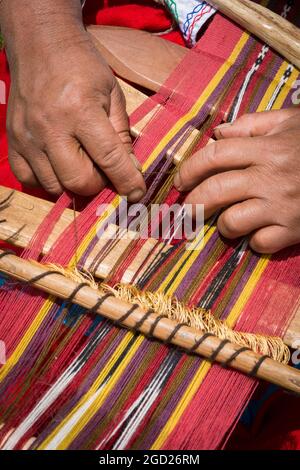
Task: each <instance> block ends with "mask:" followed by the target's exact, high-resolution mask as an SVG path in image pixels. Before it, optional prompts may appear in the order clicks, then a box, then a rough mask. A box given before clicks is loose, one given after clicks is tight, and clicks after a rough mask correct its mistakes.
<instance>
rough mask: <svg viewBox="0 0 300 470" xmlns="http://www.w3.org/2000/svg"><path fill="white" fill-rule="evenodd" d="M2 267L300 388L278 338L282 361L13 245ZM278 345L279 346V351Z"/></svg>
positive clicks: (0, 256)
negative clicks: (24, 254)
mask: <svg viewBox="0 0 300 470" xmlns="http://www.w3.org/2000/svg"><path fill="white" fill-rule="evenodd" d="M0 270H1V271H2V272H3V273H4V274H7V275H9V276H11V277H13V278H15V279H18V280H21V281H25V282H27V283H28V284H30V285H33V286H35V287H37V288H38V289H41V290H43V291H45V292H48V293H49V294H52V295H55V296H57V297H60V298H62V299H66V300H67V302H70V303H71V302H73V303H77V304H78V305H80V306H82V307H84V308H87V309H88V310H89V311H92V312H94V313H100V314H101V315H103V316H105V317H106V318H109V319H110V320H112V321H114V322H117V323H118V324H121V325H123V326H126V327H128V328H130V329H134V330H139V331H140V332H142V333H143V334H145V335H149V334H150V333H151V335H153V336H154V337H156V338H158V339H160V340H162V341H164V342H166V343H173V344H175V345H176V346H179V347H181V348H183V349H185V350H187V351H188V352H190V353H196V354H199V355H202V356H204V357H206V358H208V359H209V360H210V361H217V362H220V363H221V364H222V365H223V366H225V367H228V366H230V367H234V368H235V369H237V370H240V371H242V372H244V373H246V374H248V375H251V376H254V377H259V378H261V379H265V380H268V381H270V382H271V383H274V384H277V385H280V386H281V387H284V388H286V389H288V390H292V391H294V392H296V393H300V372H298V371H296V370H294V369H293V368H291V367H289V366H287V365H285V363H286V362H287V361H288V358H289V356H288V352H287V350H286V348H285V347H284V348H283V350H282V352H280V353H279V350H280V348H279V344H280V343H279V340H278V339H275V338H274V339H271V338H268V339H267V343H268V344H271V343H272V344H273V346H272V348H271V349H272V350H273V353H276V356H277V354H279V357H280V359H281V360H282V361H283V362H284V363H280V362H277V361H275V360H274V359H271V358H270V357H269V356H268V355H261V354H258V353H256V352H254V351H252V350H251V349H250V348H249V347H247V346H242V347H241V346H239V345H237V344H234V343H232V342H231V341H230V340H229V339H223V340H222V339H220V338H218V337H217V336H216V335H215V334H214V333H212V332H205V331H203V330H200V329H199V330H195V329H194V328H192V327H191V326H189V325H188V323H178V322H176V321H174V319H170V318H168V316H167V315H163V314H161V313H160V314H158V312H155V311H154V310H153V309H152V308H151V307H150V308H148V309H147V310H146V309H145V308H143V306H142V304H144V302H145V297H144V295H142V294H141V295H140V296H138V295H135V297H133V296H132V293H131V294H130V297H129V298H130V300H132V301H133V300H136V303H133V304H131V303H129V302H128V298H127V299H126V300H123V298H121V297H124V289H123V293H122V289H118V288H117V289H112V288H110V287H108V286H105V285H104V286H103V285H101V286H100V288H97V286H96V284H94V281H92V280H91V278H90V276H89V275H85V276H83V275H82V274H80V273H79V272H76V271H75V272H73V273H69V274H68V275H67V276H66V275H65V274H66V271H65V270H64V269H63V268H59V267H57V266H54V265H48V266H43V265H41V264H40V263H37V262H34V263H33V262H30V261H28V260H22V259H21V258H19V257H17V256H16V255H14V254H13V253H11V252H8V251H0ZM129 291H130V290H127V292H129ZM135 294H136V292H135ZM146 298H147V297H146ZM143 299H144V300H143ZM149 299H151V295H149V294H148V300H147V303H148V304H149V305H153V306H155V301H154V297H153V299H152V301H150V300H149ZM156 300H157V299H156ZM175 304H176V301H175ZM177 308H178V309H179V310H178V311H180V309H181V310H182V306H181V305H180V304H179V303H178V304H177ZM173 315H174V310H173ZM253 339H254V335H253ZM275 345H277V346H278V350H277V351H276V347H275Z"/></svg>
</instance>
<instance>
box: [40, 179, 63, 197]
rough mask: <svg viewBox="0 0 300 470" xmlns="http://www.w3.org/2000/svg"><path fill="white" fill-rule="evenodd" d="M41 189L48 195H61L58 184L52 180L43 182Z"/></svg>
mask: <svg viewBox="0 0 300 470" xmlns="http://www.w3.org/2000/svg"><path fill="white" fill-rule="evenodd" d="M43 187H44V189H45V190H46V191H47V192H48V193H50V194H55V195H56V194H61V193H62V188H61V186H60V184H59V183H58V181H57V180H55V179H54V178H53V179H48V180H46V181H43Z"/></svg>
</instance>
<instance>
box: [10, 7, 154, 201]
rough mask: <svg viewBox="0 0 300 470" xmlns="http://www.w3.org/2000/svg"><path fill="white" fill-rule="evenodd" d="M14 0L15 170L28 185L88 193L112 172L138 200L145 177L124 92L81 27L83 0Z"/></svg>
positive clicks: (121, 189)
mask: <svg viewBox="0 0 300 470" xmlns="http://www.w3.org/2000/svg"><path fill="white" fill-rule="evenodd" d="M4 1H5V0H4ZM10 1H11V2H12V3H15V6H14V8H15V9H16V10H17V11H18V15H19V16H16V13H15V12H14V13H13V18H12V19H10V20H8V19H7V18H6V17H5V15H4V13H3V12H2V18H3V17H5V18H4V23H5V26H6V28H4V29H6V30H9V32H10V33H13V32H14V30H15V31H16V36H15V39H14V38H12V37H11V36H9V35H8V34H7V35H6V37H7V36H8V41H7V51H8V58H9V63H10V71H11V79H12V84H11V91H10V98H9V107H8V117H7V131H8V139H9V161H10V165H11V167H12V170H13V172H14V173H15V175H16V176H17V178H18V179H19V180H20V181H21V182H22V183H24V184H27V185H36V184H39V183H40V184H41V185H42V186H43V187H44V188H45V189H46V190H47V191H49V192H51V193H60V192H62V191H63V189H65V188H66V189H69V190H71V191H74V192H75V193H78V194H82V195H92V194H96V193H97V192H99V191H100V190H101V189H102V188H103V187H104V186H105V183H106V178H107V179H108V180H110V181H111V182H112V183H113V185H114V186H115V188H116V190H117V191H118V192H119V193H120V194H122V195H126V196H128V198H129V200H130V201H137V200H139V199H140V198H141V197H142V196H143V194H144V192H145V183H144V180H143V177H142V174H141V172H140V171H139V169H138V164H137V162H136V160H135V157H134V156H133V154H132V147H131V138H130V135H129V127H128V117H127V114H126V110H125V100H124V96H123V94H122V91H121V89H120V87H119V85H118V83H117V81H116V79H115V78H114V76H113V74H112V72H111V70H110V69H109V67H108V66H107V65H106V63H105V61H104V60H103V59H102V57H101V55H100V54H99V52H98V51H97V49H96V48H95V47H94V45H93V43H92V40H91V39H90V37H89V35H88V33H87V32H86V31H85V30H84V28H83V25H82V20H81V10H80V2H79V0H78V1H77V5H76V0H54V1H53V2H50V5H49V2H45V1H44V0H42V1H39V4H37V1H36V0H32V1H31V2H25V1H23V0H21V1H22V4H23V5H20V4H19V3H18V5H17V4H16V2H15V1H14V0H10ZM47 3H48V5H47ZM40 4H43V8H44V10H43V12H42V14H41V13H40V9H39V8H41V5H40ZM54 4H55V8H56V9H55V11H54V10H53V8H54V7H53V5H54ZM6 5H7V6H6V10H7V9H9V8H11V7H9V6H8V2H7V0H6ZM34 5H36V6H35V8H34ZM39 5H40V6H39ZM74 5H75V7H74ZM21 6H23V9H22V8H21ZM3 8H4V7H3ZM49 8H50V12H49V11H48V10H49ZM74 8H75V11H74ZM51 9H52V10H51ZM27 10H29V11H30V13H31V18H30V19H29V21H28V23H27V22H25V28H28V29H29V30H30V32H31V34H28V33H26V35H27V40H26V41H25V40H24V39H23V40H22V34H21V35H20V29H21V30H22V28H24V24H23V26H22V24H21V23H20V15H26V14H27V13H28V12H27ZM9 12H10V13H12V11H11V10H9V11H6V14H7V15H8V13H9ZM26 12H27V13H26ZM47 12H48V14H47ZM50 13H52V14H50ZM61 16H62V17H63V18H61ZM8 21H10V24H9V26H7V22H8ZM32 22H33V26H32ZM24 34H25V32H24V30H23V35H24Z"/></svg>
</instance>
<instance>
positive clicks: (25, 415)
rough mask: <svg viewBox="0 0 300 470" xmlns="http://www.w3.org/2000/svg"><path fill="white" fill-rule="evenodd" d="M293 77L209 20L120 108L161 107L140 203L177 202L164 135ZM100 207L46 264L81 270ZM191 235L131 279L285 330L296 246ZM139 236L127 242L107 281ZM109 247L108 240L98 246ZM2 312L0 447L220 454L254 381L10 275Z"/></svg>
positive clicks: (186, 131)
mask: <svg viewBox="0 0 300 470" xmlns="http://www.w3.org/2000/svg"><path fill="white" fill-rule="evenodd" d="M273 3H274V2H273ZM271 4H272V2H271ZM287 6H289V7H290V8H287ZM276 8H277V9H278V8H280V12H287V15H288V19H290V20H291V18H292V17H293V8H294V9H296V8H297V6H294V4H293V2H288V4H287V3H286V2H281V1H280V2H276ZM195 77H197V79H195ZM297 79H299V71H297V70H296V69H295V68H294V67H293V66H292V65H291V64H288V63H286V62H285V61H283V60H282V59H281V58H280V57H278V56H277V55H276V54H274V53H273V52H272V51H271V50H270V49H269V48H267V47H266V46H264V45H262V44H261V43H260V42H258V41H256V40H255V39H254V38H253V37H251V36H249V35H248V34H247V33H245V32H243V31H242V30H241V29H240V28H238V27H237V26H236V25H234V24H232V23H231V22H230V21H229V20H226V19H225V18H223V17H222V16H221V15H218V14H217V15H216V16H215V17H214V19H213V21H212V23H211V24H210V26H209V28H208V30H207V31H206V33H205V35H204V36H203V38H202V39H201V40H200V42H198V44H197V45H196V47H195V48H194V49H192V50H191V52H190V53H189V54H188V55H187V57H186V58H185V59H184V61H183V62H182V63H181V64H180V65H179V66H178V67H177V69H176V70H175V71H174V73H173V74H172V76H171V77H170V78H169V79H168V80H167V82H166V83H165V85H164V87H163V88H162V89H161V90H160V92H159V93H158V94H157V95H156V96H155V97H153V98H152V99H149V100H148V101H147V102H145V103H144V104H143V105H142V106H141V108H140V109H139V110H137V111H136V112H135V113H134V114H133V115H132V116H131V120H132V123H134V122H137V121H139V120H140V119H141V118H142V117H143V116H144V115H145V113H146V112H148V111H149V110H150V109H152V108H153V107H154V106H155V104H156V103H157V102H159V103H161V104H163V106H161V108H160V110H159V111H158V112H157V114H156V116H155V118H154V119H152V120H151V122H150V123H149V124H148V125H147V126H146V128H145V129H144V132H143V134H142V136H141V137H140V138H139V139H138V140H137V141H136V143H135V152H136V154H137V156H138V158H139V160H140V161H141V163H142V164H143V170H144V173H145V177H146V181H147V185H148V193H147V195H146V196H145V199H144V201H143V202H144V203H145V204H147V205H148V206H149V205H150V204H151V203H153V202H168V203H169V204H171V203H174V202H177V201H180V195H179V194H178V193H177V191H175V189H174V188H173V186H172V180H173V175H174V171H175V169H174V167H173V163H172V155H169V154H168V155H169V156H166V151H167V150H168V149H170V148H172V146H174V143H176V142H177V145H176V147H178V146H180V145H183V143H184V142H185V141H186V139H187V137H188V136H189V135H190V134H191V132H192V130H193V129H195V128H199V129H200V132H201V135H202V138H201V141H200V142H198V143H197V145H196V147H200V146H203V145H205V144H206V142H207V141H208V139H209V138H210V137H211V136H212V134H213V129H214V128H215V126H216V125H218V124H219V123H221V122H222V121H223V119H224V116H225V115H227V116H229V119H234V118H236V117H237V116H239V115H241V114H243V113H245V112H255V111H259V110H265V109H271V108H272V109H279V108H282V107H288V106H290V105H291V96H292V94H293V92H294V90H293V84H294V82H295V81H296V80H297ZM188 153H189V152H187V156H188ZM70 202H71V198H70V197H69V196H68V195H64V196H62V198H61V199H60V201H59V202H58V204H57V205H56V206H55V208H54V210H53V211H52V213H51V214H50V216H49V218H48V219H47V220H46V221H45V222H44V224H43V226H42V227H41V228H40V230H39V232H38V234H37V236H36V238H35V240H34V242H32V244H31V246H30V247H28V249H27V250H25V252H24V253H23V255H22V256H23V257H24V258H27V259H37V258H38V254H39V252H40V249H41V246H42V244H43V243H44V242H45V239H46V237H47V234H48V233H49V226H51V225H53V224H54V223H55V221H56V220H57V219H58V218H59V216H60V215H61V213H62V211H63V209H64V208H65V207H67V206H68V205H69V204H70ZM104 202H107V203H112V204H113V207H114V208H115V209H117V207H118V204H119V199H118V198H117V197H116V196H115V194H114V192H113V191H112V190H110V189H105V190H104V191H103V192H102V193H101V194H100V195H99V196H97V197H96V198H95V199H94V200H93V201H92V202H91V203H90V204H89V205H88V206H87V207H86V208H85V209H84V210H83V211H82V212H81V214H80V216H79V217H78V219H77V222H76V226H77V227H76V229H77V239H78V240H79V241H80V243H79V244H78V246H76V255H75V246H74V244H73V243H70V240H74V224H72V225H71V226H70V227H69V228H68V229H67V230H66V231H65V233H64V234H63V235H62V236H61V237H60V239H59V240H58V242H57V243H56V244H55V246H54V248H53V249H52V252H51V253H50V254H48V255H47V256H45V257H44V259H43V261H44V262H53V263H59V264H62V265H70V266H72V265H74V263H75V262H76V261H79V265H80V264H83V263H84V260H85V259H86V258H87V256H88V254H89V253H90V252H91V251H92V249H93V248H94V246H95V245H96V243H97V233H96V231H97V229H99V224H100V225H101V223H103V224H104V223H105V222H106V221H107V220H106V219H105V218H104V217H102V218H101V217H100V219H99V218H98V217H97V215H96V209H97V207H98V205H99V204H101V203H104ZM201 241H202V245H201V249H200V250H185V242H184V241H181V242H179V243H177V244H174V246H173V247H171V248H170V249H169V250H168V251H167V253H165V252H164V253H162V252H159V253H157V255H156V257H155V259H154V261H153V262H152V264H151V266H150V268H149V269H147V270H146V272H143V273H142V272H141V273H140V272H138V273H136V275H135V278H134V283H135V284H136V285H137V286H138V287H140V288H141V289H147V290H153V291H156V290H160V291H163V292H165V293H168V294H174V295H176V296H177V297H178V298H179V299H180V300H183V301H185V302H186V303H187V304H194V305H199V306H202V307H206V308H210V309H211V310H212V312H213V313H214V315H215V316H216V317H218V318H222V319H227V322H228V323H229V325H231V326H232V327H237V328H239V329H241V330H244V331H250V332H260V333H265V334H270V335H279V336H280V335H282V334H283V333H284V331H285V328H286V326H287V323H288V322H289V320H290V319H291V317H292V315H293V313H294V311H295V308H296V306H297V305H299V300H300V258H299V254H300V252H299V247H294V248H291V249H289V250H287V251H286V252H285V253H281V254H279V255H276V256H274V257H272V258H271V257H263V256H262V257H259V256H257V255H256V254H254V253H253V252H251V251H250V250H249V249H248V248H247V243H246V241H237V242H235V243H230V244H228V243H227V242H226V241H225V240H223V239H222V238H220V236H219V234H218V232H217V230H216V226H215V224H214V223H213V221H210V222H209V223H208V224H207V225H206V227H205V230H204V233H203V236H202V240H201ZM197 242H199V240H197ZM144 243H146V241H145V240H137V241H136V240H133V241H132V242H131V243H130V246H129V248H128V251H127V253H125V255H123V256H122V258H121V259H119V260H118V263H117V267H116V268H115V269H114V270H113V272H112V273H111V276H110V278H109V280H108V282H109V283H110V284H111V285H113V284H115V283H116V282H119V281H120V279H122V276H123V274H124V272H125V271H126V269H127V267H128V266H129V264H130V263H131V262H132V261H133V259H134V258H135V257H136V256H137V255H138V253H139V250H140V249H141V248H142V246H143V244H144ZM195 243H196V242H195ZM112 247H113V243H112V242H109V241H108V242H107V250H110V249H112ZM104 255H105V253H104V252H103V253H100V254H99V256H98V259H97V262H98V263H99V262H101V259H102V258H103V257H104ZM0 308H1V318H0V338H1V339H4V340H5V343H6V353H7V362H6V364H5V365H3V366H2V368H1V369H0V415H1V422H2V424H1V425H0V441H1V446H2V448H3V449H19V448H24V447H25V448H31V449H215V448H222V447H223V446H224V445H225V444H226V441H227V440H228V438H229V437H230V434H231V432H232V430H233V429H234V427H235V425H236V423H237V421H238V419H239V417H240V415H241V413H242V412H243V410H244V408H245V407H246V405H247V403H248V401H249V399H250V398H251V395H252V394H253V392H254V390H255V388H256V387H257V382H256V381H255V380H254V379H251V378H248V377H246V376H244V375H242V374H239V373H237V372H235V371H231V370H225V369H222V368H221V367H219V366H218V365H211V364H210V363H208V362H207V361H205V360H202V359H201V358H199V357H194V356H192V355H188V354H186V353H184V352H182V351H180V350H177V349H175V348H174V347H172V346H168V345H164V344H161V343H159V342H157V341H154V340H150V339H147V338H144V337H143V336H142V335H139V334H137V333H133V332H128V331H126V330H124V329H121V328H119V327H117V326H115V325H113V324H112V323H110V322H109V321H107V320H105V319H103V318H101V317H98V316H95V315H94V314H93V313H91V312H86V311H84V310H83V309H81V308H79V307H77V306H70V305H67V304H66V303H63V302H61V301H59V300H58V299H55V298H53V297H52V296H46V295H40V294H38V293H37V292H36V291H35V290H34V289H32V288H30V287H28V286H22V285H20V284H16V283H15V282H14V283H12V282H11V281H7V282H5V284H4V285H3V286H2V289H1V293H0Z"/></svg>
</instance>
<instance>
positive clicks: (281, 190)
mask: <svg viewBox="0 0 300 470" xmlns="http://www.w3.org/2000/svg"><path fill="white" fill-rule="evenodd" d="M215 135H216V137H217V138H218V141H217V142H216V143H212V144H209V145H208V146H207V147H205V148H204V149H202V150H201V151H200V152H197V153H196V154H194V155H193V156H192V157H191V158H190V159H189V160H188V161H186V162H185V163H184V164H183V165H182V167H181V168H180V170H179V172H178V174H177V175H176V176H175V185H176V187H177V189H178V190H180V191H190V192H189V194H188V196H187V198H186V201H185V202H186V203H190V204H197V203H198V204H204V205H205V215H206V217H209V216H211V215H212V214H213V213H214V212H216V211H217V210H218V209H221V208H225V210H224V211H223V212H222V214H221V215H220V216H219V219H218V229H219V231H220V232H221V233H222V234H223V235H224V236H225V237H227V238H232V239H233V238H238V237H241V236H244V235H249V234H250V246H251V247H252V248H253V249H254V250H255V251H257V252H260V253H274V252H277V251H279V250H281V249H283V248H285V247H287V246H290V245H294V244H296V243H299V242H300V109H296V108H293V109H288V110H282V111H271V112H264V113H258V114H248V115H245V116H243V117H241V118H239V119H237V121H235V123H233V124H231V125H230V124H229V125H228V124H226V125H223V126H220V127H218V128H217V129H216V131H215Z"/></svg>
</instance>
